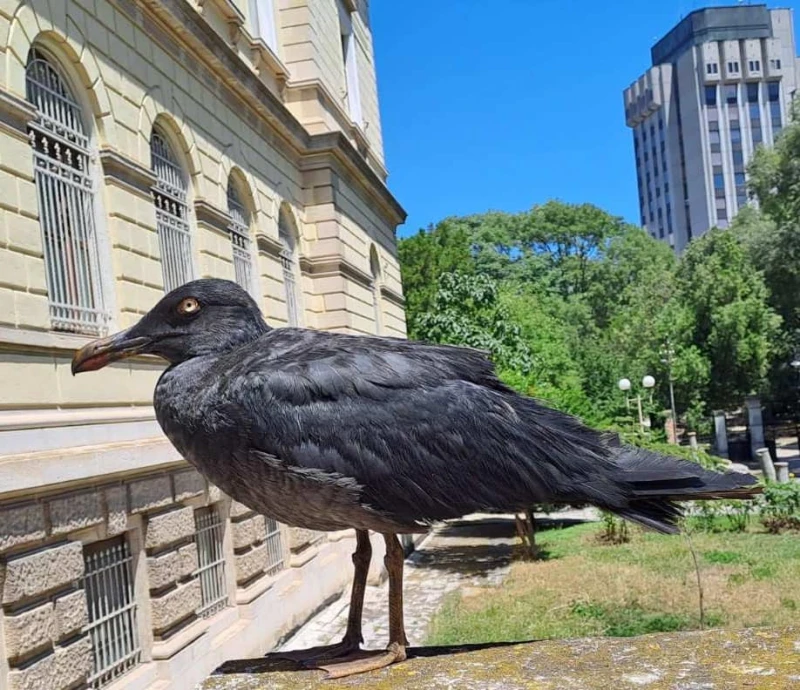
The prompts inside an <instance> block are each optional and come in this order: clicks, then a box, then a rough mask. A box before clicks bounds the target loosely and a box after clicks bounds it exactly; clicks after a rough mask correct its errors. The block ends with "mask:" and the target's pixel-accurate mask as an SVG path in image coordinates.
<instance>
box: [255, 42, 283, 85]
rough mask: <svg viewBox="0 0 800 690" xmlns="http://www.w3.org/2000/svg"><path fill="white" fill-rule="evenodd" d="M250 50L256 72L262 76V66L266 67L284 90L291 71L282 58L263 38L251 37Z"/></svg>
mask: <svg viewBox="0 0 800 690" xmlns="http://www.w3.org/2000/svg"><path fill="white" fill-rule="evenodd" d="M250 50H251V52H252V55H251V59H252V60H253V67H255V69H256V72H258V73H259V74H261V72H262V65H265V66H266V67H267V69H268V70H269V72H270V74H272V75H273V76H274V77H275V79H277V80H278V84H279V85H280V86H281V87H282V88H283V86H284V85H285V84H286V82H287V81H289V69H288V68H287V67H286V65H284V64H283V62H281V60H280V58H279V57H278V56H277V55H275V53H274V52H272V48H270V47H269V46H268V45H267V43H266V42H265V41H264V39H263V38H253V37H250Z"/></svg>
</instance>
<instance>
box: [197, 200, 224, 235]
mask: <svg viewBox="0 0 800 690" xmlns="http://www.w3.org/2000/svg"><path fill="white" fill-rule="evenodd" d="M194 215H195V218H196V219H197V222H198V223H205V224H206V225H210V226H211V227H212V228H214V229H216V230H220V231H221V232H224V233H227V232H228V228H230V226H231V223H232V222H233V219H232V218H231V217H230V215H229V214H228V213H226V212H225V211H223V210H222V209H219V208H217V207H216V206H214V204H212V203H210V202H208V201H206V200H205V199H195V201H194Z"/></svg>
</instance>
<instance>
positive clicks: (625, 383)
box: [617, 374, 656, 433]
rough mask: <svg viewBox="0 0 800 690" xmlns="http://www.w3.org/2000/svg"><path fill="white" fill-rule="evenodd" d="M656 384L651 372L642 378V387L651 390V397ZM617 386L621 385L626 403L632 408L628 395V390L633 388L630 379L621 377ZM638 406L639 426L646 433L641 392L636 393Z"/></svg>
mask: <svg viewBox="0 0 800 690" xmlns="http://www.w3.org/2000/svg"><path fill="white" fill-rule="evenodd" d="M655 385H656V380H655V379H654V378H653V377H652V376H650V375H649V374H648V375H647V376H645V377H644V378H643V379H642V388H644V389H646V390H649V391H650V397H651V399H652V396H653V392H652V389H653V386H655ZM617 386H619V389H620V390H621V391H622V392H623V393H625V404H626V405H627V406H628V409H630V401H629V397H628V392H629V391H630V389H631V382H630V379H620V380H619V383H618V384H617ZM636 408H637V410H638V412H639V428H640V429H641V431H642V433H644V412H643V411H642V396H641V394H639V393H637V394H636Z"/></svg>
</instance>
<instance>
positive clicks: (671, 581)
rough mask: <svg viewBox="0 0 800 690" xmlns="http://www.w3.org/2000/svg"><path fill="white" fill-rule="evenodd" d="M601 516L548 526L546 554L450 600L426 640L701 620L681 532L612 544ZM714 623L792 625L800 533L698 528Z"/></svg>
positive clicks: (588, 631) (798, 601) (567, 633)
mask: <svg viewBox="0 0 800 690" xmlns="http://www.w3.org/2000/svg"><path fill="white" fill-rule="evenodd" d="M600 531H601V527H600V525H597V524H585V525H578V526H574V527H566V528H563V529H552V530H548V531H544V532H540V533H539V535H538V537H539V544H540V546H542V547H543V548H545V549H546V550H547V552H548V556H547V560H541V561H536V562H526V561H522V560H518V561H515V562H514V563H513V565H512V567H511V573H510V575H509V576H508V578H507V579H506V581H505V583H504V584H503V586H501V587H499V588H486V589H483V588H470V589H467V590H465V591H462V592H459V593H456V594H455V595H454V596H453V597H452V598H450V599H449V600H447V601H446V602H445V605H444V607H443V609H442V610H441V611H440V612H439V614H438V615H437V616H436V618H435V619H434V620H433V622H432V624H431V627H430V631H429V636H428V639H427V641H426V642H427V644H432V645H445V644H461V643H466V642H475V643H477V642H498V641H507V640H531V639H544V638H565V637H582V636H598V635H608V636H621V637H624V636H631V635H640V634H644V633H650V632H666V631H673V630H692V629H697V628H699V627H700V616H699V608H698V588H697V576H696V573H695V568H694V563H693V560H692V555H691V552H690V551H689V548H688V546H687V542H686V539H685V538H684V537H682V536H676V537H672V536H663V535H658V534H651V533H645V532H643V531H640V530H638V529H637V528H633V529H632V530H631V536H632V539H631V541H630V543H628V544H623V545H617V546H615V545H605V544H602V543H600V542H599V540H598V539H597V535H598V533H599V532H600ZM692 542H693V544H694V548H695V551H696V553H697V557H698V560H699V564H700V569H701V577H702V582H703V591H704V600H705V612H706V627H734V628H738V627H746V626H760V625H786V624H790V623H794V624H796V623H797V620H798V618H800V535H798V534H784V535H771V534H763V533H755V532H752V533H745V534H736V533H714V534H712V533H695V534H694V535H693V536H692Z"/></svg>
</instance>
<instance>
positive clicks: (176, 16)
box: [117, 0, 406, 226]
mask: <svg viewBox="0 0 800 690" xmlns="http://www.w3.org/2000/svg"><path fill="white" fill-rule="evenodd" d="M117 1H118V2H119V1H120V0H117ZM139 1H140V2H141V4H142V6H143V7H145V8H146V11H147V12H148V14H149V15H152V16H155V17H157V18H158V19H159V20H160V21H161V23H163V24H165V25H166V26H167V27H174V26H180V27H181V29H182V31H181V32H180V34H177V38H178V39H179V40H181V41H184V42H185V43H186V44H188V45H189V46H190V47H191V49H193V50H194V51H197V54H199V55H202V57H203V62H204V64H203V65H202V67H203V69H211V70H212V71H216V72H219V71H225V72H227V73H228V75H230V76H229V78H224V79H222V80H220V87H221V88H223V89H225V90H226V91H227V92H228V93H229V94H230V95H233V96H235V97H238V98H239V99H241V100H242V101H244V102H245V103H247V104H248V105H249V106H250V108H251V109H252V110H253V111H254V112H255V113H256V114H257V116H258V117H259V118H260V119H262V120H265V121H266V122H267V123H268V125H269V127H270V129H271V130H272V131H273V132H274V133H275V134H276V135H277V136H274V137H270V138H269V140H268V143H269V144H270V145H271V146H274V147H275V148H276V149H278V150H280V151H281V152H282V153H284V155H290V154H289V152H287V151H283V150H282V148H289V149H290V150H291V151H293V152H294V155H295V156H296V157H297V158H298V159H299V164H300V166H301V168H302V167H303V165H304V164H305V167H306V168H307V169H313V168H314V167H315V166H318V165H320V163H319V162H318V161H316V159H317V157H318V156H319V154H331V153H334V154H335V155H336V157H337V158H338V159H340V160H341V161H344V162H347V165H348V166H349V167H351V168H352V170H353V171H355V173H356V175H355V178H356V180H357V183H358V185H359V186H360V187H361V188H362V190H363V193H364V195H365V196H366V197H367V198H371V199H374V200H378V201H379V202H380V210H381V212H382V213H383V215H384V218H385V221H386V222H387V224H390V225H394V226H396V225H399V224H401V223H402V222H403V221H404V220H405V216H406V214H405V211H404V210H403V208H402V207H401V206H400V204H399V203H398V202H397V200H396V199H395V198H394V197H393V196H392V194H391V193H390V192H389V190H388V189H387V188H386V185H385V184H384V182H383V179H381V177H380V175H379V174H378V173H377V172H376V171H375V170H374V169H373V168H372V167H371V166H370V165H369V163H367V161H366V160H364V158H363V156H361V155H359V153H358V151H357V150H356V148H355V146H354V145H353V144H352V142H350V140H349V139H348V138H347V136H345V134H344V133H343V132H329V133H324V134H316V135H311V134H309V133H308V131H307V130H306V129H305V127H304V126H303V125H302V124H301V123H300V122H299V121H298V120H297V119H296V118H295V117H294V115H293V114H292V113H291V112H290V111H289V109H288V108H287V107H286V106H285V105H284V104H283V103H282V102H281V100H280V99H279V98H278V97H277V96H276V95H275V94H274V93H273V92H272V91H271V90H270V89H269V87H268V86H267V85H266V84H265V83H264V82H263V81H261V78H260V77H258V76H257V75H256V74H255V73H254V72H253V70H251V69H250V68H249V66H248V65H246V64H245V63H244V62H243V61H242V59H241V58H240V57H239V55H238V54H237V53H236V51H235V50H234V49H233V48H232V47H231V46H230V45H229V44H228V43H226V41H225V40H224V39H223V38H222V37H221V36H220V35H219V34H218V33H217V32H216V31H215V30H214V28H213V27H212V26H210V25H209V23H208V22H207V21H206V20H205V18H204V17H203V16H202V15H200V13H198V12H197V10H196V9H195V8H194V7H193V6H192V5H191V4H190V3H189V2H188V0H139ZM215 1H216V0H215ZM129 14H130V16H131V17H132V18H133V19H134V21H137V22H139V23H140V24H141V23H142V16H141V15H140V13H138V12H135V11H133V10H130V9H129ZM148 21H152V20H148ZM165 49H168V47H166V46H165ZM173 52H174V51H173ZM178 52H179V53H180V54H178V55H177V56H176V57H177V58H178V59H179V60H181V61H184V62H185V61H186V60H187V59H188V56H189V55H190V52H189V50H180V49H178ZM191 57H193V58H195V54H191ZM195 59H196V58H195ZM287 88H289V87H288V85H287ZM306 159H311V160H310V161H307V160H306Z"/></svg>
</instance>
